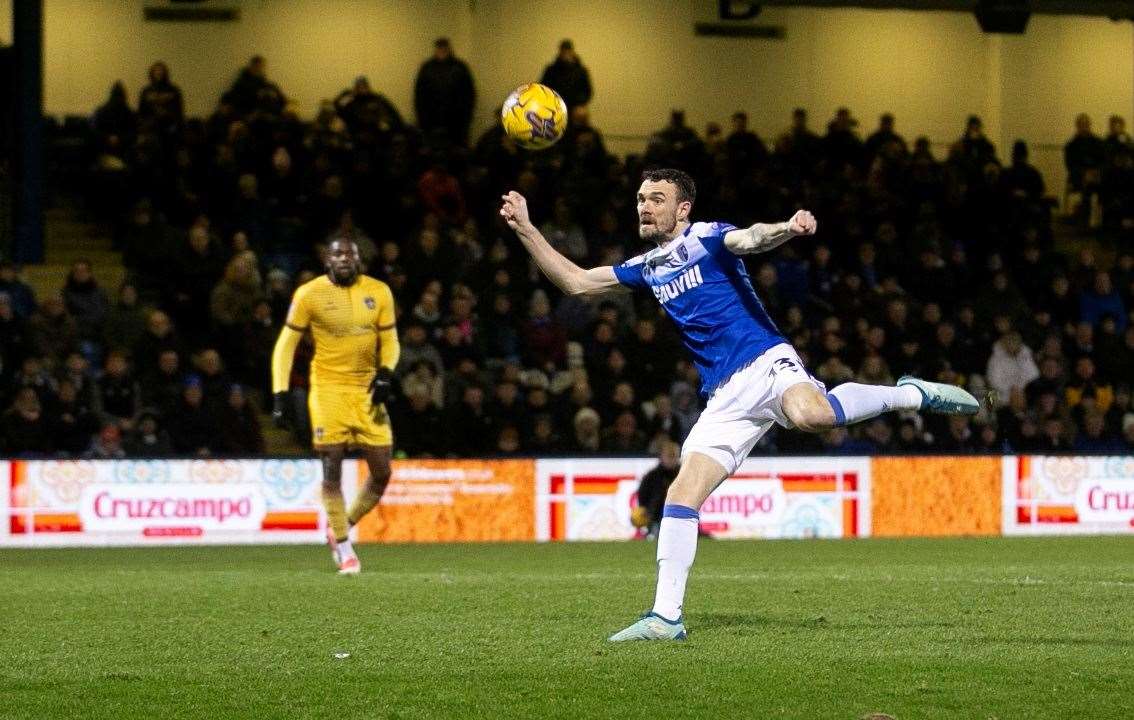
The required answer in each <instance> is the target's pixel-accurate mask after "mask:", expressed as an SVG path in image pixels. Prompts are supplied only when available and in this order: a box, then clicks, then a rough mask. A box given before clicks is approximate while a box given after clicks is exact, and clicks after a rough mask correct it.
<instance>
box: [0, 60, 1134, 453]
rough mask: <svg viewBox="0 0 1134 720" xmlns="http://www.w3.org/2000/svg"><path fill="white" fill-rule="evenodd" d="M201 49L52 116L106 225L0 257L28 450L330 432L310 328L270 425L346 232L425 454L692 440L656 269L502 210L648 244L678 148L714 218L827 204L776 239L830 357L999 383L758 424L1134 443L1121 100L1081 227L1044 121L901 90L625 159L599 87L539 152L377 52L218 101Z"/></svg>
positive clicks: (668, 129) (949, 449)
mask: <svg viewBox="0 0 1134 720" xmlns="http://www.w3.org/2000/svg"><path fill="white" fill-rule="evenodd" d="M568 50H570V48H568ZM440 52H441V49H439V53H440ZM564 52H566V50H565V51H564ZM442 59H443V60H446V61H447V58H442ZM433 70H436V68H433V69H432V70H431V72H432V71H433ZM438 72H439V71H438ZM171 78H172V73H171V69H170V68H168V67H167V66H166V65H165V64H164V63H160V62H159V63H155V64H154V65H153V67H152V68H151V71H150V83H149V84H148V85H147V86H146V87H145V88H144V89H143V90H142V91H141V95H140V97H141V102H140V104H139V107H138V109H134V108H133V107H132V106H131V104H130V102H129V99H128V90H127V89H126V88H125V86H123V85H122V84H121V83H119V84H116V85H115V86H114V88H113V89H112V90H111V92H110V95H109V97H108V99H107V101H106V103H105V104H104V105H102V106H101V107H99V108H98V109H97V110H96V111H95V113H94V114H93V116H92V117H91V118H90V119H89V122H83V121H78V120H76V119H74V118H68V119H65V120H64V121H63V122H62V123H61V124H60V123H55V122H52V123H49V125H48V128H49V132H50V136H51V138H52V144H51V147H52V149H53V150H52V158H51V163H52V165H51V189H52V191H53V193H54V194H55V196H56V198H57V205H59V204H65V199H67V198H77V199H78V202H79V205H80V207H81V215H82V217H83V218H85V219H86V220H87V221H89V223H88V224H83V223H78V222H75V221H74V220H73V219H58V218H57V222H56V227H63V228H64V229H65V231H64V232H63V239H62V241H61V243H62V246H63V248H64V249H63V250H62V251H60V250H59V247H58V245H59V242H57V247H56V250H55V258H56V260H57V261H58V260H60V259H62V260H64V261H65V262H67V263H68V264H69V265H71V270H70V273H69V275H68V276H67V279H66V282H65V284H64V285H63V286H62V287H58V284H57V281H54V282H55V285H52V284H51V282H52V281H51V280H49V279H47V278H45V277H40V278H39V281H38V282H32V283H30V284H29V282H25V280H31V278H25V277H24V276H23V275H24V271H22V270H21V268H17V267H15V266H13V265H11V264H10V263H3V264H0V407H2V408H3V414H2V417H0V452H2V453H4V454H6V455H10V456H16V457H21V456H22V457H31V456H40V457H42V456H47V457H55V456H87V457H123V456H167V455H185V456H206V455H208V456H224V455H245V454H257V453H262V452H264V451H265V449H268V450H270V451H271V452H297V451H300V449H301V448H302V447H303V444H304V443H305V442H306V440H307V439H308V438H309V435H308V433H309V430H308V428H307V419H306V415H305V392H306V391H305V387H306V380H305V378H306V360H307V359H309V356H310V351H309V349H306V350H304V349H301V351H300V353H299V354H298V355H297V361H296V364H295V369H294V371H293V373H294V377H293V383H292V385H293V390H292V395H293V398H292V399H293V403H292V408H291V412H290V415H291V418H290V419H291V424H292V427H293V428H295V430H294V433H293V437H290V438H281V437H280V436H278V435H277V434H275V433H273V432H272V431H270V430H268V429H267V428H265V429H264V430H261V422H260V418H259V414H258V412H257V411H256V408H257V407H263V406H264V402H265V398H266V397H267V392H268V387H267V383H268V366H267V363H268V357H269V355H270V351H271V347H272V342H273V340H274V338H275V335H276V333H277V332H278V329H279V326H280V323H281V322H282V320H283V317H284V314H285V313H286V309H287V306H288V301H289V297H290V293H291V291H292V290H293V289H294V288H295V287H296V286H297V285H298V284H300V283H302V282H304V281H306V280H307V279H310V278H311V277H314V276H315V275H316V274H318V273H319V272H321V260H320V258H321V253H323V252H324V251H325V248H326V246H327V244H328V243H329V241H330V240H331V239H334V238H338V237H345V238H350V239H352V240H354V241H355V242H356V243H357V244H358V245H359V248H360V251H361V254H362V257H363V259H364V261H365V263H366V265H367V267H368V272H369V274H371V275H374V276H376V277H378V278H381V279H383V280H385V281H386V282H388V283H389V284H390V285H391V287H392V289H393V291H394V294H395V298H396V300H397V302H398V306H399V329H400V333H401V335H402V338H403V343H404V344H403V354H402V362H401V365H400V367H399V371H398V376H399V378H400V396H399V397H398V398H397V399H396V401H395V402H394V403H392V406H391V410H392V414H393V422H394V428H395V432H396V443H397V448H398V450H399V452H400V453H403V454H405V455H408V456H411V457H429V456H435V457H445V456H454V455H456V456H466V455H473V456H481V455H501V456H507V455H524V454H538V455H555V454H559V453H575V454H586V453H594V452H599V453H608V454H622V453H630V454H641V453H645V452H651V453H652V452H656V451H657V449H658V448H659V447H660V445H661V444H662V443H663V442H664V441H666V440H673V441H677V442H680V441H681V440H682V439H683V438H684V435H685V434H686V433H687V432H688V430H689V428H690V427H691V425H692V423H693V422H694V421H695V419H696V417H697V413H698V412H699V403H700V401H699V400H698V398H697V396H696V392H695V388H696V387H697V378H696V372H695V370H693V369H692V366H691V365H690V364H689V363H688V362H687V361H686V360H685V359H684V355H683V353H682V351H681V349H680V347H679V344H678V342H677V340H676V338H675V336H674V334H673V332H672V330H671V328H670V325H669V321H668V320H667V319H665V318H664V317H662V316H661V314H660V311H659V308H658V307H657V304H656V303H655V302H654V300H653V298H650V297H645V296H643V297H626V296H619V297H614V298H611V299H604V300H602V301H601V302H592V301H590V300H585V299H579V298H569V297H563V296H562V295H561V294H560V293H558V291H556V290H555V289H554V288H553V287H552V286H551V285H550V283H549V282H548V281H547V280H546V279H545V278H543V277H542V276H541V275H540V274H539V273H538V271H537V270H536V269H535V267H534V266H533V265H532V264H531V263H530V262H529V261H528V258H527V256H526V254H525V253H524V252H522V249H521V248H520V247H519V246H518V245H517V243H516V242H515V241H514V239H513V238H512V236H511V233H510V232H509V231H508V230H507V228H506V227H505V226H503V225H502V223H501V222H499V218H498V215H497V213H496V210H497V207H498V198H499V196H500V194H501V193H502V192H503V191H505V190H506V189H517V190H519V191H520V192H522V193H524V194H525V195H526V196H527V197H528V199H529V203H530V206H531V208H532V214H533V218H534V219H535V221H536V222H537V224H539V225H540V227H541V229H542V231H543V233H544V234H545V235H546V236H547V238H548V239H549V240H550V241H551V242H552V243H553V245H555V247H556V248H557V249H559V250H560V251H561V252H563V253H564V254H566V255H567V256H569V257H571V258H572V259H574V260H576V261H577V262H579V263H584V264H610V263H614V262H617V261H619V260H620V259H622V258H624V257H626V256H627V255H630V254H635V253H637V252H638V251H639V250H640V247H641V244H640V242H639V241H638V238H637V230H636V226H635V225H634V219H635V215H634V212H633V208H632V207H631V205H632V202H633V191H634V188H635V187H636V184H637V178H638V175H639V173H640V171H641V170H642V169H643V168H646V167H650V166H676V167H680V168H683V169H685V170H687V171H689V172H690V173H691V174H693V175H694V176H695V178H696V179H697V182H698V185H699V193H698V202H697V206H696V208H695V211H694V212H695V214H696V215H697V216H698V217H701V218H709V217H712V218H722V219H728V220H729V221H731V222H733V223H735V224H737V225H742V224H749V223H752V222H755V221H757V220H774V219H781V218H785V217H787V216H788V215H790V214H791V212H792V211H793V210H794V209H795V208H797V207H804V206H805V207H807V208H809V209H811V210H812V211H813V212H814V213H815V214H816V216H817V217H819V218H820V220H821V223H822V232H821V235H820V236H819V237H818V238H817V239H816V240H815V241H812V242H800V243H796V244H788V245H785V246H784V247H783V248H781V249H779V250H778V251H776V252H775V253H772V254H769V255H757V256H752V257H749V258H747V260H746V261H747V262H748V263H749V269H750V273H751V275H752V277H753V280H754V283H755V285H756V286H757V290H758V292H759V293H760V295H761V297H762V298H763V300H764V302H765V303H766V304H767V305H768V307H769V310H770V311H771V312H772V314H773V316H774V317H775V318H777V320H778V322H779V323H780V325H781V328H782V329H783V331H784V332H785V334H787V335H788V337H789V338H790V339H791V341H792V342H793V343H794V345H795V346H796V347H797V348H798V349H799V350H800V353H801V355H802V356H803V358H804V360H805V361H806V362H807V364H808V366H809V368H810V369H811V370H812V372H814V373H815V374H816V375H817V376H818V377H819V378H820V379H822V380H823V381H824V382H826V383H827V384H828V385H829V386H830V385H834V384H837V383H839V382H843V381H846V380H851V379H855V380H857V381H859V382H878V383H886V382H892V381H893V379H894V378H896V377H897V376H899V375H901V374H905V373H916V374H921V375H923V376H926V377H929V378H931V379H939V380H942V381H945V382H951V383H959V384H963V385H965V386H966V387H968V388H970V389H971V390H972V391H973V392H974V394H976V395H978V396H979V397H988V398H989V399H990V403H989V407H988V408H987V409H986V410H984V411H982V412H981V413H980V414H979V415H977V416H976V417H975V418H973V419H972V420H971V421H970V420H969V419H967V418H933V417H926V418H921V417H919V416H917V415H913V414H911V415H909V416H894V417H892V418H890V417H882V418H878V419H876V420H874V421H873V422H871V423H868V424H865V425H863V426H860V427H855V428H852V429H850V431H849V432H848V431H847V430H845V429H841V428H840V429H838V430H835V431H832V432H831V433H828V434H827V435H825V436H822V437H812V436H808V435H803V434H790V433H776V432H774V431H773V432H772V433H770V434H769V435H767V436H765V438H764V439H763V440H762V441H761V443H760V445H759V446H758V447H757V448H756V449H755V450H754V453H756V454H760V453H874V454H886V453H1000V452H1036V453H1044V452H1061V451H1069V450H1071V449H1074V450H1075V451H1076V452H1083V453H1119V452H1130V451H1131V449H1132V448H1134V407H1132V405H1131V383H1132V381H1134V372H1132V371H1131V368H1132V367H1134V190H1132V188H1134V178H1132V175H1134V145H1132V144H1131V141H1130V136H1129V135H1128V134H1127V133H1126V131H1125V123H1124V121H1123V119H1122V118H1111V119H1110V121H1109V134H1108V135H1107V136H1105V137H1098V136H1096V135H1094V134H1093V133H1092V132H1091V130H1090V123H1089V118H1086V117H1085V116H1083V117H1082V118H1081V119H1080V120H1079V121H1078V122H1077V129H1076V134H1075V136H1074V138H1072V140H1071V141H1069V143H1068V145H1067V149H1066V159H1067V165H1068V171H1069V178H1070V182H1069V187H1068V188H1067V195H1068V196H1069V197H1071V196H1074V198H1073V199H1074V200H1075V201H1076V202H1077V203H1078V204H1077V207H1078V208H1079V209H1078V210H1075V211H1074V212H1073V213H1071V215H1070V218H1069V220H1068V223H1067V224H1066V226H1064V224H1063V223H1062V221H1061V220H1060V218H1053V215H1055V213H1054V210H1053V208H1054V202H1053V201H1052V200H1051V199H1050V198H1049V196H1048V195H1047V194H1046V188H1045V185H1044V180H1043V178H1042V177H1041V175H1040V174H1039V172H1038V171H1036V169H1035V168H1034V167H1033V166H1031V165H1029V163H1028V148H1027V145H1026V144H1025V143H1024V142H1022V141H1021V142H1017V143H1016V144H1015V145H1014V147H1013V148H1012V150H1011V154H1010V160H1009V161H1008V162H1006V163H1005V162H1002V161H1001V160H1000V156H999V151H998V149H997V148H995V147H994V146H993V144H992V143H991V142H990V141H989V140H988V138H986V137H985V136H984V134H983V130H982V125H981V121H980V118H978V117H972V118H970V119H969V120H968V122H967V124H966V127H965V128H964V133H963V134H962V135H961V137H959V138H958V140H957V141H956V142H955V143H954V144H953V145H952V146H951V147H950V148H949V149H948V152H947V155H946V156H945V157H944V158H939V157H936V156H935V154H934V152H933V151H932V149H931V147H930V143H929V141H928V140H927V139H926V138H916V139H915V140H914V141H913V142H912V143H908V142H907V141H906V140H905V139H904V138H903V137H902V136H901V135H899V134H898V132H897V129H896V128H897V121H896V120H895V118H894V117H893V116H890V115H884V116H883V117H882V118H881V119H880V122H879V126H878V128H877V129H876V130H874V131H873V132H871V133H870V134H869V135H868V136H867V137H866V139H865V140H863V139H861V137H860V133H859V131H858V130H857V126H858V122H857V120H855V118H854V117H853V115H852V114H851V112H850V110H849V109H847V108H840V109H839V110H838V111H837V112H836V114H835V115H834V117H833V118H832V120H831V121H830V122H829V123H828V125H827V127H826V129H825V132H822V133H819V132H816V131H814V130H812V129H811V128H810V127H809V124H808V122H809V119H808V117H809V116H808V113H807V111H806V110H804V109H802V108H801V109H797V110H796V111H795V112H794V113H793V115H792V119H791V125H790V127H789V128H788V129H787V130H786V131H785V132H784V133H783V134H781V135H780V136H778V137H775V138H771V139H769V140H770V142H768V141H766V140H765V139H764V138H760V137H758V136H757V135H756V134H755V133H753V132H752V131H751V130H749V129H748V128H747V118H746V116H745V115H744V114H743V113H742V112H738V113H737V114H736V115H735V116H733V118H732V119H731V130H730V132H729V134H727V135H726V134H725V133H724V132H723V131H722V130H721V128H720V126H719V125H718V126H716V127H710V128H709V129H708V131H707V132H706V133H705V134H704V136H702V135H701V134H700V133H698V132H697V131H696V130H695V129H694V128H692V127H690V126H689V125H688V124H687V123H686V121H685V118H684V115H683V113H681V112H680V111H675V112H674V113H673V115H672V117H671V118H670V121H669V123H668V124H667V125H666V126H665V127H663V128H661V129H659V130H658V131H657V132H656V133H655V134H654V135H652V136H651V137H650V138H649V140H648V143H647V144H646V146H645V147H644V148H643V151H642V153H641V154H640V155H631V156H628V157H626V158H618V157H615V156H613V155H611V154H610V153H608V152H607V151H606V149H605V146H604V143H603V137H602V133H601V132H600V131H599V130H598V129H597V128H594V127H592V126H591V124H590V121H589V117H588V114H587V112H586V107H585V106H584V105H580V106H577V107H575V108H573V109H572V122H571V125H570V127H569V129H568V132H567V135H566V136H565V137H564V139H563V140H562V141H561V142H560V143H559V144H558V145H556V146H555V147H554V148H552V149H551V150H548V151H545V152H541V153H524V152H521V151H519V150H518V149H517V148H516V147H515V146H514V145H513V144H512V143H511V141H510V140H509V139H507V138H506V136H505V135H504V134H503V133H502V131H501V130H500V129H499V128H493V129H491V130H489V131H487V132H485V133H484V134H483V135H481V136H480V137H479V138H478V139H476V141H475V142H474V143H473V144H472V146H471V147H466V146H465V144H464V138H463V135H464V133H466V132H467V124H460V125H459V126H458V127H455V128H443V131H436V132H430V133H423V132H422V131H421V130H420V129H419V128H417V127H415V126H413V125H411V124H409V123H408V122H406V121H405V120H404V119H403V117H402V116H401V113H400V112H399V110H398V109H397V108H395V107H394V106H393V105H392V104H391V103H390V101H389V100H388V99H387V98H386V97H385V96H383V95H381V94H380V93H379V92H378V91H377V90H375V89H374V88H372V86H371V85H370V83H369V82H368V81H367V80H366V78H358V79H357V80H356V81H354V82H353V83H352V85H351V87H350V89H349V90H346V91H344V92H343V93H342V94H341V95H340V96H339V97H338V98H336V99H334V100H327V101H326V102H325V103H323V105H322V106H321V107H320V108H319V111H318V113H317V115H316V117H315V118H314V120H312V121H311V122H304V121H302V120H301V119H300V118H299V115H298V114H297V112H296V110H295V108H293V107H292V106H290V105H289V104H288V102H287V99H286V97H287V96H286V90H285V89H281V88H280V87H279V86H278V85H276V84H275V83H273V82H272V81H271V80H270V78H269V74H268V64H267V61H266V60H265V59H264V58H259V57H257V58H253V59H252V60H251V61H250V62H249V64H248V66H247V67H245V68H243V69H242V70H241V71H240V72H239V74H238V76H237V78H236V79H235V81H234V82H233V84H232V86H231V88H230V89H229V90H228V91H227V92H226V93H225V94H224V95H222V96H221V97H220V98H219V99H218V102H217V106H216V110H215V111H214V112H213V114H212V115H210V116H209V117H207V118H186V117H184V116H183V111H182V107H183V102H182V93H181V91H180V90H179V89H178V88H177V86H176V85H174V84H173V83H172V82H171ZM588 85H589V82H588ZM462 123H463V121H462ZM53 212H54V213H56V215H57V216H58V215H59V214H60V212H59V211H58V210H55V211H53ZM90 223H93V225H91V224H90ZM91 227H93V228H94V230H90V229H89V228H91ZM1084 237H1089V239H1090V240H1089V242H1085V241H1082V240H1081V238H1084ZM99 238H109V239H108V240H99ZM57 240H58V238H57ZM27 273H28V274H31V275H34V274H35V272H34V269H29V270H28V271H27ZM99 279H102V282H101V283H100V280H99ZM32 285H35V286H37V287H38V289H39V292H38V293H37V292H35V291H34V290H33V288H32ZM958 296H959V297H963V298H967V300H966V301H963V302H959V303H958V302H956V301H955V300H951V299H952V298H955V297H958ZM305 352H306V353H307V354H306V355H304V353H305Z"/></svg>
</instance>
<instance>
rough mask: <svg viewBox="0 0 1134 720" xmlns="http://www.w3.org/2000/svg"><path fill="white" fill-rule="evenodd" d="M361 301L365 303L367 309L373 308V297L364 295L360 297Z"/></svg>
mask: <svg viewBox="0 0 1134 720" xmlns="http://www.w3.org/2000/svg"><path fill="white" fill-rule="evenodd" d="M362 302H364V303H365V304H366V309H367V310H373V309H374V298H372V297H364V298H362Z"/></svg>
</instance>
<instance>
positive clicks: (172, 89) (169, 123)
mask: <svg viewBox="0 0 1134 720" xmlns="http://www.w3.org/2000/svg"><path fill="white" fill-rule="evenodd" d="M149 75H150V82H149V84H148V85H146V86H145V87H144V88H142V94H141V95H139V96H138V118H139V119H140V120H141V121H142V122H143V123H145V124H148V125H150V126H151V127H153V128H154V129H155V130H157V131H158V132H161V133H163V134H166V135H169V134H173V133H174V132H176V131H177V130H178V128H180V127H181V122H182V120H184V118H185V107H184V102H183V100H182V97H181V88H179V87H177V86H176V85H174V84H173V83H172V82H171V81H170V79H169V66H168V65H166V64H165V63H164V62H161V61H160V60H159V61H158V62H156V63H154V64H153V65H150V73H149Z"/></svg>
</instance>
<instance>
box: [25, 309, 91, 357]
mask: <svg viewBox="0 0 1134 720" xmlns="http://www.w3.org/2000/svg"><path fill="white" fill-rule="evenodd" d="M28 330H29V332H30V335H31V350H32V352H34V353H35V354H36V355H39V356H40V357H44V358H48V359H49V360H50V361H52V362H54V361H55V360H57V359H60V358H62V357H64V356H65V355H66V354H67V353H69V352H70V351H71V350H74V349H75V348H77V347H78V346H79V326H78V324H77V323H76V322H75V319H74V318H73V317H71V316H70V315H69V314H68V313H67V308H66V307H65V306H64V305H63V298H61V297H60V296H58V295H53V296H51V297H47V298H44V300H43V302H42V303H40V306H39V309H38V310H36V311H35V312H34V313H33V314H32V316H31V319H30V320H28Z"/></svg>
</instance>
